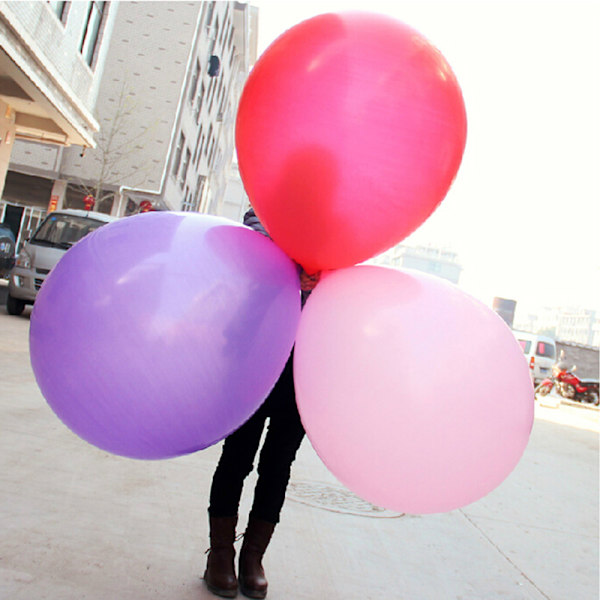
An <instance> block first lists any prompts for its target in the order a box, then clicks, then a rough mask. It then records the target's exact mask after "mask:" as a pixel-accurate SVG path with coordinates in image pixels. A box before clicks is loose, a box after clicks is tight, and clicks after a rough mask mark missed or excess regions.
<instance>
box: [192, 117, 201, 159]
mask: <svg viewBox="0 0 600 600" xmlns="http://www.w3.org/2000/svg"><path fill="white" fill-rule="evenodd" d="M202 129H203V128H202V125H200V129H199V130H198V137H197V138H196V148H195V149H194V158H193V159H192V160H196V158H198V153H199V152H200V151H201V148H200V140H201V139H202Z"/></svg>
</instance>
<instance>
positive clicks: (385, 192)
mask: <svg viewBox="0 0 600 600" xmlns="http://www.w3.org/2000/svg"><path fill="white" fill-rule="evenodd" d="M466 130H467V125H466V114H465V107H464V102H463V97H462V93H461V90H460V87H459V85H458V82H457V80H456V77H455V75H454V73H453V72H452V70H451V69H450V66H449V65H448V63H447V62H446V60H445V59H444V57H443V56H442V55H441V54H440V52H439V51H438V50H437V49H436V48H435V47H434V46H432V45H431V44H430V43H429V42H428V41H427V40H426V39H425V38H424V37H423V36H422V35H421V34H419V33H418V32H417V31H415V30H414V29H412V28H410V27H408V26H407V25H405V24H403V23H401V22H399V21H397V20H395V19H393V18H391V17H386V16H382V15H374V14H369V13H340V14H325V15H320V16H317V17H314V18H312V19H308V20H307V21H304V22H302V23H300V24H298V25H296V26H294V27H292V28H291V29H289V30H288V31H287V32H285V33H284V34H283V35H281V36H280V37H279V38H278V39H277V40H275V42H273V44H271V46H270V47H269V48H268V49H267V50H266V51H265V53H264V54H263V55H262V56H261V57H260V59H259V60H258V61H257V63H256V65H255V66H254V69H253V70H252V72H251V73H250V76H249V78H248V80H247V82H246V86H245V88H244V91H243V94H242V98H241V100H240V106H239V110H238V116H237V123H236V147H237V153H238V161H239V167H240V173H241V176H242V180H243V182H244V186H245V188H246V192H247V193H248V196H249V198H250V202H251V203H252V205H253V206H254V209H255V211H256V214H257V216H258V217H259V218H260V220H261V221H262V222H263V224H264V225H265V227H266V229H267V230H268V231H269V233H270V235H271V237H272V238H273V240H274V241H275V242H276V243H277V244H278V245H279V246H280V247H281V248H282V249H283V250H284V251H285V252H286V253H287V254H288V255H289V256H290V257H292V258H293V259H294V260H295V261H296V262H298V263H300V264H301V265H302V266H303V267H304V268H305V269H306V270H307V271H308V272H315V271H319V270H326V269H336V268H341V267H346V266H350V265H353V264H356V263H359V262H362V261H363V260H366V259H368V258H370V257H372V256H375V255H376V254H379V253H381V252H383V251H384V250H387V249H388V248H390V247H392V246H394V245H395V244H397V243H398V242H400V241H401V240H402V239H403V238H405V237H406V236H407V235H409V234H410V233H412V231H414V230H415V229H416V228H417V227H418V226H419V225H420V224H421V223H423V221H425V219H427V218H428V217H429V215H430V214H431V213H432V212H433V211H434V210H435V208H436V207H437V206H438V204H439V203H440V202H441V201H442V199H443V198H444V196H445V195H446V193H447V191H448V189H449V187H450V184H451V183H452V180H453V179H454V177H455V175H456V172H457V171H458V167H459V165H460V162H461V159H462V154H463V151H464V146H465V141H466Z"/></svg>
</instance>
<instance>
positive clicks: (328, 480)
mask: <svg viewBox="0 0 600 600" xmlns="http://www.w3.org/2000/svg"><path fill="white" fill-rule="evenodd" d="M28 314H29V309H27V311H26V313H25V314H24V315H23V316H22V317H9V316H8V315H6V313H5V311H4V309H3V308H1V307H0V373H1V374H2V381H1V383H0V428H1V434H0V526H1V530H0V600H44V599H47V600H83V599H86V600H108V599H110V600H158V599H161V600H165V599H168V600H192V599H194V600H198V599H209V598H210V599H212V600H214V596H212V595H211V594H210V593H209V592H208V591H207V590H206V589H205V587H204V585H203V582H202V580H201V579H200V576H201V574H202V572H203V569H204V564H205V555H204V552H205V550H206V548H207V547H208V542H207V518H206V506H207V502H208V490H209V485H210V479H211V476H212V472H213V469H214V466H215V464H216V461H217V458H218V455H219V448H218V447H213V448H209V449H207V450H205V451H203V452H200V453H197V454H194V455H190V456H186V457H182V458H179V459H174V460H169V461H160V462H141V461H134V460H129V459H125V458H119V457H116V456H112V455H109V454H106V453H104V452H102V451H100V450H98V449H96V448H94V447H92V446H90V445H88V444H86V443H85V442H83V441H81V440H79V438H77V437H76V436H75V435H74V434H72V433H71V432H70V431H68V430H67V429H66V428H65V427H64V426H63V425H62V423H61V422H60V421H59V420H58V419H57V418H56V417H55V416H54V414H53V413H52V412H51V411H50V409H49V408H48V407H47V405H46V403H45V401H44V399H43V398H42V396H41V394H40V392H39V390H38V388H37V386H36V384H35V381H34V378H33V374H32V372H31V368H30V365H29V355H28V342H27V336H28V328H29V319H28ZM253 482H254V480H252V481H249V482H248V484H249V485H247V486H246V490H245V494H244V498H243V501H242V514H243V515H244V517H242V524H241V526H243V525H245V515H246V514H247V512H248V509H249V506H250V501H251V488H252V485H251V484H252V483H253ZM265 567H266V571H267V576H268V578H269V581H270V588H269V595H268V598H270V599H271V600H305V599H306V600H308V599H310V600H321V599H324V598H328V599H335V600H366V599H375V598H381V597H385V598H389V599H394V600H396V599H397V600H452V599H455V600H458V599H460V600H496V599H497V600H500V599H502V600H521V599H523V600H525V599H531V600H542V599H545V600H548V599H551V600H596V599H598V411H592V410H584V409H578V408H577V407H570V406H561V407H560V408H558V409H552V408H544V407H537V415H536V422H535V426H534V430H533V434H532V437H531V441H530V444H529V446H528V448H527V450H526V453H525V455H524V457H523V459H522V461H521V463H520V464H519V466H518V467H517V469H516V470H515V472H514V473H513V474H512V475H511V476H510V477H509V478H508V479H507V480H506V481H505V482H504V483H503V484H502V485H501V486H500V487H499V488H498V489H497V490H495V491H494V492H492V493H491V494H490V495H488V496H487V497H486V498H484V499H483V500H481V501H479V502H476V503H474V504H472V505H470V506H468V507H466V508H464V509H462V510H457V511H453V512H451V513H447V514H440V515H433V516H408V515H396V514H392V513H389V512H388V511H377V510H375V509H374V508H373V507H371V506H370V505H368V504H367V503H365V502H363V501H361V500H360V499H358V498H356V497H355V496H353V495H352V494H351V493H350V492H348V491H347V490H345V489H344V488H343V487H342V486H340V485H339V484H338V483H337V482H336V480H335V478H334V477H333V476H332V475H330V474H329V472H328V471H327V470H326V468H325V467H324V466H323V465H322V463H321V462H320V460H319V459H318V457H317V456H316V455H315V454H314V452H313V451H312V449H311V447H310V443H309V442H308V441H305V442H304V444H303V447H302V449H301V452H300V454H299V457H298V460H297V462H296V463H295V467H294V472H293V476H292V481H291V484H290V489H289V494H288V502H287V503H286V506H285V508H284V512H283V516H282V522H281V524H280V526H279V527H278V529H277V530H276V532H275V536H274V538H273V542H272V544H271V547H270V548H269V552H268V554H267V556H266V559H265ZM239 597H240V598H241V596H239Z"/></svg>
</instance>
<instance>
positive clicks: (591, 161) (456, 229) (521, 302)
mask: <svg viewBox="0 0 600 600" xmlns="http://www.w3.org/2000/svg"><path fill="white" fill-rule="evenodd" d="M251 4H253V5H255V6H257V7H258V8H259V30H258V51H259V54H262V53H263V52H264V51H265V49H266V48H267V47H268V45H269V44H270V43H271V42H272V41H274V40H275V39H276V38H277V37H278V36H279V35H281V34H282V33H284V32H285V31H286V30H287V29H288V28H290V27H292V26H293V25H295V24H297V23H299V22H301V21H303V20H305V19H308V18H310V17H312V16H315V15H317V14H322V13H325V12H343V11H346V10H362V11H368V12H376V13H384V14H388V15H391V16H394V17H395V18H397V19H399V20H401V21H403V22H404V23H406V24H408V25H410V26H411V27H413V28H415V29H417V30H418V31H419V32H420V33H421V34H422V35H424V36H425V37H426V38H427V39H428V40H429V41H430V42H431V43H432V44H433V45H434V46H436V47H437V48H438V49H439V50H440V51H441V53H442V54H443V55H444V57H445V58H446V60H447V61H448V62H449V64H450V66H451V67H452V69H453V71H454V73H455V74H456V77H457V79H458V82H459V84H460V86H461V89H462V93H463V97H464V100H465V106H466V111H467V120H468V133H467V145H466V149H465V154H464V156H463V161H462V164H461V167H460V169H459V172H458V175H457V177H456V179H455V181H454V183H453V185H452V187H451V189H450V191H449V193H448V194H447V196H446V198H445V199H444V201H443V202H442V204H441V205H440V207H439V208H438V209H437V210H436V211H435V212H434V213H433V215H432V216H431V217H430V218H429V219H428V220H427V221H426V222H425V223H424V224H423V225H421V227H419V228H418V229H417V231H416V232H415V233H413V234H412V235H411V236H410V237H408V238H406V239H405V240H404V241H403V243H406V244H410V245H432V246H437V247H443V248H448V249H451V250H453V251H455V252H457V254H458V258H459V260H460V262H461V264H462V266H463V272H462V274H461V279H460V283H459V285H460V286H461V287H462V288H463V289H464V290H465V291H466V292H468V293H470V294H472V295H474V296H475V297H477V298H479V299H480V300H482V301H483V302H485V303H486V304H488V305H490V304H491V302H492V299H493V298H494V297H495V296H500V297H503V298H511V299H514V300H516V301H517V313H519V312H521V311H523V312H526V311H535V310H537V309H539V308H541V307H545V306H548V307H579V308H586V309H592V310H598V311H600V235H599V234H600V2H597V1H591V0H588V1H586V2H584V1H581V0H567V1H554V2H553V1H551V0H545V1H543V0H537V1H534V0H520V1H512V0H471V1H469V2H467V1H457V0H445V1H440V0H437V1H436V0H418V1H413V0H411V1H402V0H395V1H393V2H381V1H377V0H370V1H364V0H363V1H344V2H339V1H331V0H321V1H320V2H312V1H292V0H288V1H281V0H280V1H277V2H276V1H268V0H267V1H261V0H254V1H252V2H251Z"/></svg>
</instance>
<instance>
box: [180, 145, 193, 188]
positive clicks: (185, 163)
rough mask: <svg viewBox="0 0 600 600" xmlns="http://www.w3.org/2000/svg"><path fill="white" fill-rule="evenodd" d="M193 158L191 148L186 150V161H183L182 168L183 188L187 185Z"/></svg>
mask: <svg viewBox="0 0 600 600" xmlns="http://www.w3.org/2000/svg"><path fill="white" fill-rule="evenodd" d="M191 158H192V153H191V152H190V151H189V148H186V150H185V159H184V161H183V167H181V187H183V185H184V184H185V178H186V177H187V172H188V167H189V166H190V159H191Z"/></svg>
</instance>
